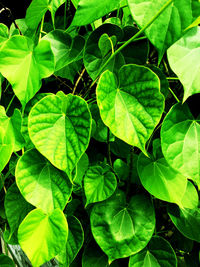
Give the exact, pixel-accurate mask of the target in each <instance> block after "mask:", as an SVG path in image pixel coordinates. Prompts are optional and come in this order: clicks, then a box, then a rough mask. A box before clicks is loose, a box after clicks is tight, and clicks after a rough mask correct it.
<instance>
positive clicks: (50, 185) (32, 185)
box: [15, 149, 72, 213]
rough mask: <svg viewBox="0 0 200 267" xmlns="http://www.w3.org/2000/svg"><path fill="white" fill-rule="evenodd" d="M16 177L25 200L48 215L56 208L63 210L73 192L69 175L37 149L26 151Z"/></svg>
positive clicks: (17, 167) (20, 160)
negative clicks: (52, 163)
mask: <svg viewBox="0 0 200 267" xmlns="http://www.w3.org/2000/svg"><path fill="white" fill-rule="evenodd" d="M15 176H16V182H17V185H18V187H19V189H20V192H21V194H22V195H23V196H24V198H25V199H26V200H27V201H28V202H30V203H31V204H33V205H34V206H36V207H37V208H40V209H42V210H43V211H44V212H47V213H48V212H51V211H53V210H54V209H56V208H60V209H61V210H63V209H64V207H65V205H66V204H67V201H68V199H69V197H70V195H71V192H72V184H71V182H70V181H69V178H68V177H67V175H66V174H65V173H64V172H62V171H60V170H58V169H56V168H55V167H54V166H52V165H51V164H50V163H49V162H48V161H47V160H46V158H45V157H43V156H42V155H41V154H40V153H39V152H38V151H37V150H36V149H33V150H28V151H26V152H25V153H24V154H23V156H22V157H21V158H20V159H19V161H18V163H17V166H16V172H15Z"/></svg>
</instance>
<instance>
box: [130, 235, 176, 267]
mask: <svg viewBox="0 0 200 267" xmlns="http://www.w3.org/2000/svg"><path fill="white" fill-rule="evenodd" d="M138 266H152V267H164V266H165V267H176V266H177V258H176V254H175V252H174V250H173V248H172V247H171V245H170V243H169V242H168V241H167V240H165V239H164V238H162V237H160V236H153V237H152V239H151V240H150V242H149V244H148V245H147V247H146V248H145V249H143V250H142V251H140V252H139V253H137V254H135V255H133V256H131V257H130V260H129V267H138Z"/></svg>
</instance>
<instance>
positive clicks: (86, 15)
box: [72, 0, 120, 26]
mask: <svg viewBox="0 0 200 267" xmlns="http://www.w3.org/2000/svg"><path fill="white" fill-rule="evenodd" d="M119 4H120V0H112V1H110V0H105V1H96V0H80V1H79V3H78V8H77V10H76V13H75V16H74V19H73V21H72V25H73V26H81V25H87V24H90V23H91V22H93V21H95V20H97V19H99V18H101V17H103V16H104V15H106V14H108V13H109V12H111V11H113V10H114V9H117V8H119Z"/></svg>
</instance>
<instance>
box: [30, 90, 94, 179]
mask: <svg viewBox="0 0 200 267" xmlns="http://www.w3.org/2000/svg"><path fill="white" fill-rule="evenodd" d="M61 95H62V96H58V95H50V96H46V97H44V98H43V99H42V100H40V101H39V102H38V103H37V104H36V105H35V106H34V107H33V109H32V110H31V112H30V114H29V124H28V127H29V135H30V137H31V140H32V142H33V143H34V145H35V146H36V148H37V149H38V150H39V151H40V153H41V154H43V155H44V156H45V157H46V158H47V159H48V160H49V161H50V162H51V163H52V164H53V165H54V166H56V167H57V168H58V169H61V170H63V171H66V173H67V174H68V176H69V177H70V175H71V172H72V170H73V169H74V167H75V165H76V164H77V163H78V161H79V159H80V158H81V156H82V155H83V153H84V152H85V150H86V149H87V146H88V143H89V140H90V131H91V114H90V112H89V109H88V105H87V103H86V102H85V101H84V99H82V98H81V97H78V96H74V95H71V94H68V95H67V96H65V95H64V94H61Z"/></svg>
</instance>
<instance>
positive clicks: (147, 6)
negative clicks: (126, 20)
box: [128, 0, 193, 61]
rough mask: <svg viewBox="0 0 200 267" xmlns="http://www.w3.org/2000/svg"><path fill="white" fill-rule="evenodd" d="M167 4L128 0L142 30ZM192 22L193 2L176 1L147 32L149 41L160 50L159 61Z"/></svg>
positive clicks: (158, 1) (147, 0)
mask: <svg viewBox="0 0 200 267" xmlns="http://www.w3.org/2000/svg"><path fill="white" fill-rule="evenodd" d="M165 4H166V0H157V1H154V0H150V1H149V0H128V5H129V7H130V10H131V13H132V16H133V18H134V20H135V21H136V23H137V25H138V26H140V27H141V28H143V27H144V26H146V24H147V23H148V22H149V21H150V20H151V19H152V18H153V17H154V16H155V15H156V14H157V13H158V11H159V10H160V9H161V8H162V7H163V6H164V5H165ZM144 11H145V12H144ZM186 14H187V15H186ZM192 20H193V16H192V4H191V1H186V0H174V1H172V3H171V4H170V5H169V6H168V7H167V8H166V9H165V10H164V12H163V13H162V14H161V15H159V17H158V18H157V19H156V20H155V21H154V22H153V23H152V24H151V25H150V26H149V27H148V28H147V29H146V30H145V34H146V35H147V37H148V39H149V40H150V41H151V43H152V44H153V45H154V46H155V47H156V48H157V50H158V53H159V61H161V59H162V57H163V55H164V53H165V51H166V49H167V48H168V47H170V46H171V45H172V44H173V43H175V42H176V41H177V40H178V39H179V38H180V37H181V36H182V35H183V32H184V30H185V28H187V27H188V26H189V25H190V24H191V22H192Z"/></svg>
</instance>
